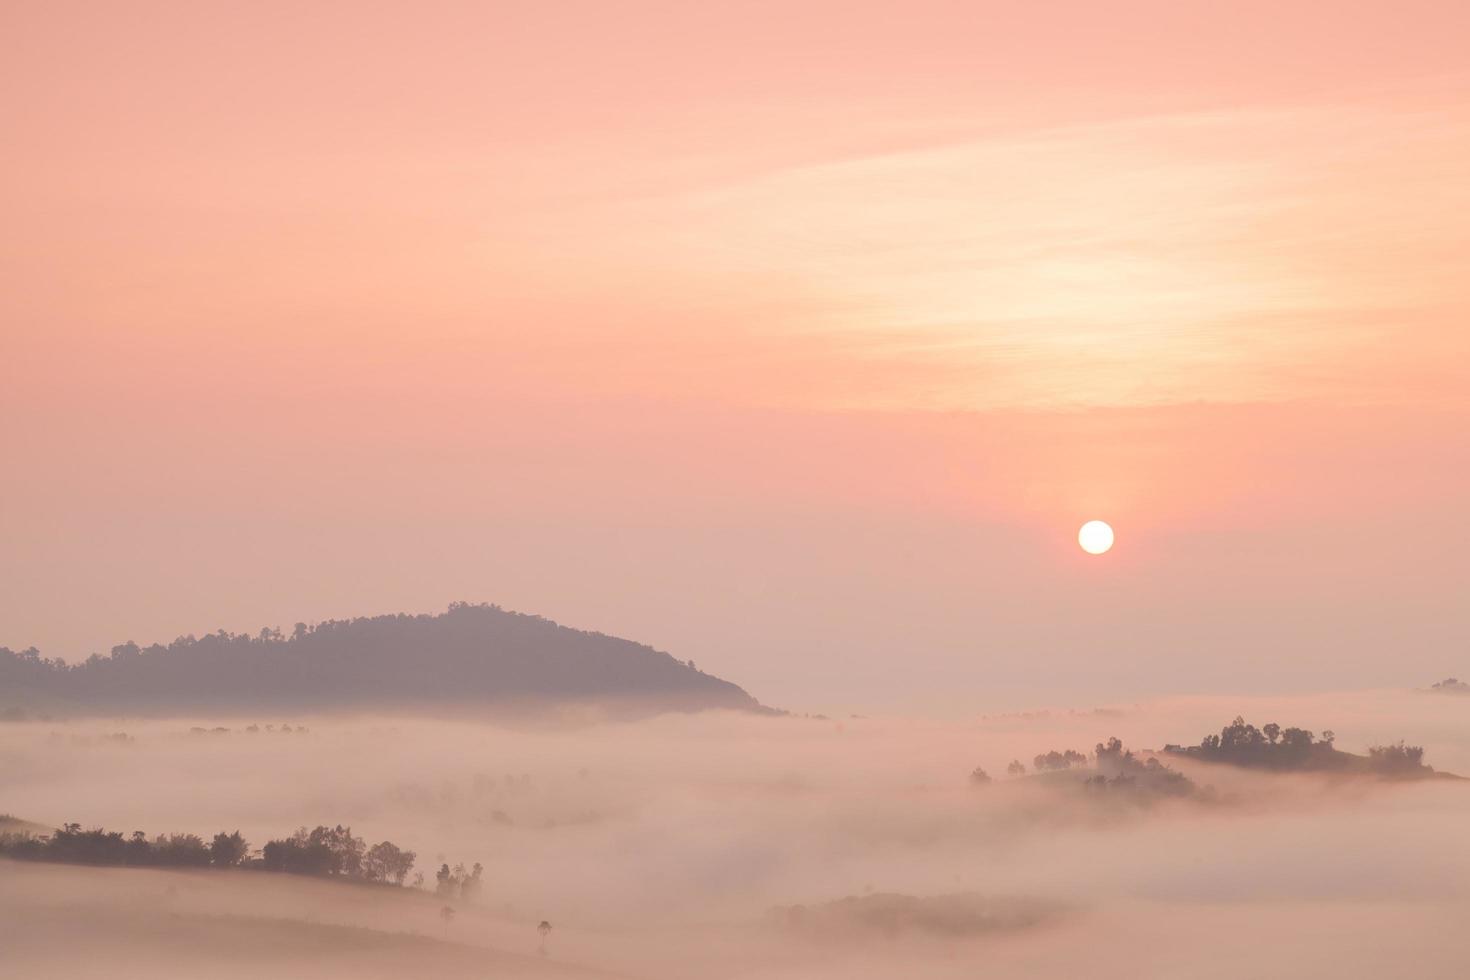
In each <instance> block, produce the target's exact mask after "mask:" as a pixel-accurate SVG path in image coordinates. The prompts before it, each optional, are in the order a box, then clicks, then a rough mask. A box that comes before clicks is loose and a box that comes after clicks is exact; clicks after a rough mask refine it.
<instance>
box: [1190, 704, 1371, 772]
mask: <svg viewBox="0 0 1470 980" xmlns="http://www.w3.org/2000/svg"><path fill="white" fill-rule="evenodd" d="M1335 739H1336V736H1335V735H1334V734H1333V733H1332V732H1331V731H1324V732H1323V733H1322V736H1321V738H1318V737H1317V734H1316V733H1315V732H1311V731H1308V730H1307V729H1305V728H1282V727H1281V726H1280V725H1278V724H1276V723H1275V722H1274V721H1273V722H1271V723H1270V724H1267V725H1262V726H1261V727H1260V728H1257V727H1256V726H1255V725H1251V724H1247V723H1246V720H1245V719H1244V718H1242V717H1241V716H1239V715H1237V716H1236V717H1235V720H1234V721H1232V722H1231V723H1230V724H1228V725H1226V726H1225V727H1224V728H1222V729H1220V734H1218V735H1206V736H1205V737H1204V738H1202V739H1200V743H1199V744H1198V745H1190V746H1179V745H1166V746H1164V751H1165V752H1175V753H1179V754H1182V755H1190V756H1195V757H1197V758H1201V759H1205V760H1207V761H1209V762H1228V763H1231V764H1233V765H1237V766H1250V767H1254V768H1260V769H1330V768H1335V767H1338V766H1340V765H1342V764H1344V763H1346V762H1347V760H1348V756H1346V755H1345V754H1341V753H1338V752H1337V751H1336V749H1335V747H1334V745H1333V742H1334V740H1335ZM1339 756H1340V758H1339Z"/></svg>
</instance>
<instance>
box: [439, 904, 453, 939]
mask: <svg viewBox="0 0 1470 980" xmlns="http://www.w3.org/2000/svg"><path fill="white" fill-rule="evenodd" d="M439 918H441V919H443V920H444V935H446V936H448V935H449V923H451V922H453V921H454V907H453V906H451V905H446V906H444V907H443V908H442V909H440V910H439Z"/></svg>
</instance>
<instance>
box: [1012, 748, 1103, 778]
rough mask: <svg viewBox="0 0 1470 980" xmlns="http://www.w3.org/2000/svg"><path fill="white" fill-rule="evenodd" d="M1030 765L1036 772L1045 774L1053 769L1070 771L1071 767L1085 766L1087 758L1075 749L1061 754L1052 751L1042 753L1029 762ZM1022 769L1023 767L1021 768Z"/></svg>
mask: <svg viewBox="0 0 1470 980" xmlns="http://www.w3.org/2000/svg"><path fill="white" fill-rule="evenodd" d="M1031 765H1032V767H1033V768H1035V770H1036V771H1037V772H1047V771H1049V770H1055V769H1071V768H1072V767H1073V766H1085V765H1087V756H1085V755H1083V754H1082V753H1081V752H1078V751H1077V750H1075V749H1067V750H1066V751H1063V752H1057V751H1056V750H1052V751H1051V752H1043V753H1041V754H1040V755H1038V756H1037V757H1036V758H1035V759H1032V760H1031ZM1023 769H1024V767H1023Z"/></svg>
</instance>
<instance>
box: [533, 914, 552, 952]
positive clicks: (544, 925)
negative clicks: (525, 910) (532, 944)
mask: <svg viewBox="0 0 1470 980" xmlns="http://www.w3.org/2000/svg"><path fill="white" fill-rule="evenodd" d="M536 931H537V932H538V933H540V934H541V946H540V950H541V955H542V956H545V955H546V937H547V936H549V935H551V923H550V922H547V921H546V920H545V919H542V920H541V924H540V925H539V926H537V927H536Z"/></svg>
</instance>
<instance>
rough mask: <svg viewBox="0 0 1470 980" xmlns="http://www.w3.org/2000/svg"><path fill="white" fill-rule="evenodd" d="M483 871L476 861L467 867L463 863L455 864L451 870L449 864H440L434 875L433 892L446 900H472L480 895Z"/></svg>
mask: <svg viewBox="0 0 1470 980" xmlns="http://www.w3.org/2000/svg"><path fill="white" fill-rule="evenodd" d="M484 871H485V869H484V868H483V867H481V866H480V862H478V861H476V862H475V864H474V866H473V867H471V868H468V869H466V868H465V866H464V865H463V864H456V865H455V866H454V868H453V870H451V869H450V867H449V865H447V864H441V865H440V866H439V871H438V873H437V874H435V875H434V878H435V884H434V894H436V895H438V896H439V897H440V898H443V899H445V900H446V901H454V900H455V899H459V900H461V901H464V902H473V901H474V900H475V899H477V898H479V897H480V885H481V875H482V874H484Z"/></svg>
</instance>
